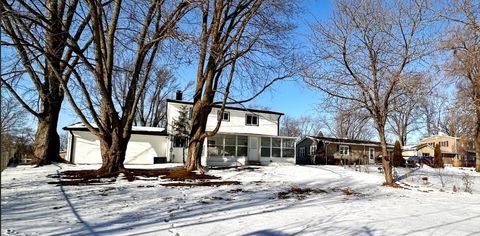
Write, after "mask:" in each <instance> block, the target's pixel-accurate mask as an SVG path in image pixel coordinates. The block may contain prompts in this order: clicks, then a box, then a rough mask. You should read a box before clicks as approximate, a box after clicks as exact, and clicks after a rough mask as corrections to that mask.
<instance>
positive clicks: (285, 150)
mask: <svg viewBox="0 0 480 236" xmlns="http://www.w3.org/2000/svg"><path fill="white" fill-rule="evenodd" d="M282 144H283V145H282V157H284V158H291V157H294V155H295V151H294V147H295V139H283V140H282Z"/></svg>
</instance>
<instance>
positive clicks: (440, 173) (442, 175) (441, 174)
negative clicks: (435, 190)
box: [435, 169, 445, 188]
mask: <svg viewBox="0 0 480 236" xmlns="http://www.w3.org/2000/svg"><path fill="white" fill-rule="evenodd" d="M435 172H436V174H437V176H438V179H439V180H440V183H441V184H442V188H445V179H444V175H445V173H444V171H443V169H435Z"/></svg>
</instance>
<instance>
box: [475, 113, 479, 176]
mask: <svg viewBox="0 0 480 236" xmlns="http://www.w3.org/2000/svg"><path fill="white" fill-rule="evenodd" d="M475 152H476V154H475V159H476V160H475V162H476V165H475V170H476V171H477V172H480V111H478V112H477V124H476V131H475Z"/></svg>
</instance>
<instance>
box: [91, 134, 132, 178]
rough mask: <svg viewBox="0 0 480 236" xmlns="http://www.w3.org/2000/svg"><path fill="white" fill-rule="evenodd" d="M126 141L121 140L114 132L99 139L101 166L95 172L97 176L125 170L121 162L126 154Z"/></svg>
mask: <svg viewBox="0 0 480 236" xmlns="http://www.w3.org/2000/svg"><path fill="white" fill-rule="evenodd" d="M128 139H129V138H128ZM128 139H126V138H122V137H121V135H120V134H117V133H116V132H112V133H111V134H110V135H107V136H103V137H100V151H101V155H102V166H101V167H100V169H98V170H97V173H98V174H99V175H105V174H110V173H114V172H118V171H123V170H125V167H124V165H123V162H124V161H125V155H126V152H127V144H128Z"/></svg>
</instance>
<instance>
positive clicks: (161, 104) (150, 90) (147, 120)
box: [113, 65, 189, 127]
mask: <svg viewBox="0 0 480 236" xmlns="http://www.w3.org/2000/svg"><path fill="white" fill-rule="evenodd" d="M149 75H150V76H149V78H148V80H147V83H146V84H145V89H144V92H143V93H142V94H141V95H140V100H139V102H138V105H137V106H138V107H137V113H136V114H135V120H134V125H138V126H149V127H165V126H166V123H165V122H166V120H165V118H166V117H165V112H166V103H167V101H166V100H167V98H168V97H169V96H171V95H172V94H173V93H174V92H175V91H176V90H178V89H179V88H180V85H179V83H178V81H177V79H176V78H175V77H174V75H173V73H172V71H171V70H170V69H169V68H167V67H163V66H160V67H159V66H156V65H154V67H153V68H152V72H151V73H149ZM113 78H114V87H113V89H114V96H115V100H116V102H117V103H118V104H121V103H123V102H125V101H126V96H127V91H128V86H129V85H130V82H131V77H130V74H129V73H128V72H127V73H125V72H123V73H121V72H118V73H115V75H114V77H113ZM188 86H189V85H188V84H187V87H186V88H188ZM186 88H185V89H186Z"/></svg>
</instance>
